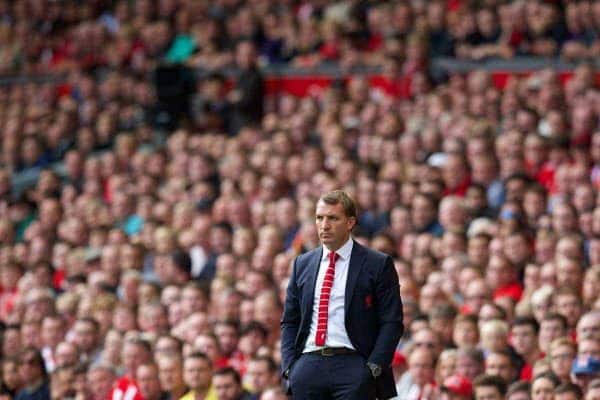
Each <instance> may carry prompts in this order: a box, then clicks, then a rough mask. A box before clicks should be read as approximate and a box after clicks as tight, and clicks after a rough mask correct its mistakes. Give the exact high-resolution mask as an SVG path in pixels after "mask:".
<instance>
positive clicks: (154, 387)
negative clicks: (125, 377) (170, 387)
mask: <svg viewBox="0 0 600 400" xmlns="http://www.w3.org/2000/svg"><path fill="white" fill-rule="evenodd" d="M136 381H137V384H138V386H139V388H140V393H141V394H142V396H143V397H144V399H147V400H152V399H158V398H159V397H160V393H161V388H160V381H159V379H158V369H157V368H156V366H154V365H142V366H140V367H139V368H138V370H137V374H136Z"/></svg>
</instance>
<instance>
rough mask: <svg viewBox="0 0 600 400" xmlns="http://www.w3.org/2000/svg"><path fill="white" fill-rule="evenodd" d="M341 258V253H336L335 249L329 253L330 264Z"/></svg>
mask: <svg viewBox="0 0 600 400" xmlns="http://www.w3.org/2000/svg"><path fill="white" fill-rule="evenodd" d="M339 259H340V255H339V254H338V253H336V252H335V251H332V252H331V253H329V263H330V264H335V263H336V262H337V260H339Z"/></svg>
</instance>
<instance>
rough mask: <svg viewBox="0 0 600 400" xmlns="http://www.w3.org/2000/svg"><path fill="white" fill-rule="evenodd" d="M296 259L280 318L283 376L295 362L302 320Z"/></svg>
mask: <svg viewBox="0 0 600 400" xmlns="http://www.w3.org/2000/svg"><path fill="white" fill-rule="evenodd" d="M297 264H298V259H297V258H296V260H295V261H294V267H293V269H292V275H291V277H290V281H289V283H288V287H287V292H286V296H285V304H284V308H283V315H282V317H281V373H282V374H283V373H284V372H285V371H287V369H288V368H290V366H291V365H292V364H293V363H294V361H295V360H296V347H295V343H296V337H297V336H298V330H299V329H300V321H301V319H302V316H301V309H300V297H299V291H298V282H297V280H296V279H297V271H296V269H297Z"/></svg>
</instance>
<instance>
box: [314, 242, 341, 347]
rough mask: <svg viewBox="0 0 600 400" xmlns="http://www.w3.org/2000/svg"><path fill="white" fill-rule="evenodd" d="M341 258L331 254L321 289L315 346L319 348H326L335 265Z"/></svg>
mask: <svg viewBox="0 0 600 400" xmlns="http://www.w3.org/2000/svg"><path fill="white" fill-rule="evenodd" d="M339 258H340V255H339V254H338V253H336V252H333V251H332V252H331V253H329V266H328V267H327V271H325V278H324V279H323V287H322V288H321V296H320V297H319V314H318V319H317V335H316V337H315V344H316V345H317V346H325V338H326V337H327V319H328V317H329V297H331V290H332V289H333V278H334V277H335V263H336V261H337V260H338V259H339Z"/></svg>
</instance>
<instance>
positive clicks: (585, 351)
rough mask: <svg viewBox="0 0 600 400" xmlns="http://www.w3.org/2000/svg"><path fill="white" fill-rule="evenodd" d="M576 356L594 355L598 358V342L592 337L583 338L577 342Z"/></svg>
mask: <svg viewBox="0 0 600 400" xmlns="http://www.w3.org/2000/svg"><path fill="white" fill-rule="evenodd" d="M577 355H578V356H584V357H594V358H595V359H600V342H599V341H598V340H593V339H585V340H582V341H581V342H579V347H578V349H577Z"/></svg>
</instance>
